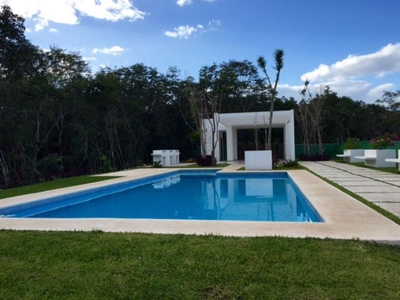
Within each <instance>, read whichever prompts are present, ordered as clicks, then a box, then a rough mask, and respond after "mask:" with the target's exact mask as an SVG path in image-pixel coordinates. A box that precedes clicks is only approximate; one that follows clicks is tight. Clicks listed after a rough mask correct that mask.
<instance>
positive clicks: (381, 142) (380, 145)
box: [371, 133, 399, 149]
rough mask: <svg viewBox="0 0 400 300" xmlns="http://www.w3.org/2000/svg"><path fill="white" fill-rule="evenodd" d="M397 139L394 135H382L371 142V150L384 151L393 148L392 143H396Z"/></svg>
mask: <svg viewBox="0 0 400 300" xmlns="http://www.w3.org/2000/svg"><path fill="white" fill-rule="evenodd" d="M398 140H399V137H398V136H396V135H395V134H388V133H387V134H384V135H381V136H378V137H376V138H374V139H372V140H371V145H372V148H374V149H386V148H387V147H389V146H394V142H395V141H398Z"/></svg>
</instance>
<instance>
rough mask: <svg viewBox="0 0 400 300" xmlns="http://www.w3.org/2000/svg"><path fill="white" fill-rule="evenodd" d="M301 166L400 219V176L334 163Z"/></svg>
mask: <svg viewBox="0 0 400 300" xmlns="http://www.w3.org/2000/svg"><path fill="white" fill-rule="evenodd" d="M300 164H301V165H303V166H304V167H306V168H308V169H309V170H311V171H313V172H314V173H316V174H318V175H319V176H321V177H324V178H326V179H329V180H330V181H332V182H334V183H336V184H338V185H340V186H342V187H344V188H345V189H347V190H349V191H351V192H353V193H355V194H357V195H359V196H361V197H363V198H364V199H366V200H368V201H370V202H372V203H374V204H376V205H378V206H380V207H382V208H383V209H385V210H387V211H389V212H391V213H392V214H394V215H396V216H398V217H400V175H398V174H390V173H386V172H382V171H378V170H373V169H367V168H361V167H356V166H354V165H350V164H344V163H338V162H334V161H323V162H300Z"/></svg>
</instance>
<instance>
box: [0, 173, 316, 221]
mask: <svg viewBox="0 0 400 300" xmlns="http://www.w3.org/2000/svg"><path fill="white" fill-rule="evenodd" d="M0 215H3V216H7V217H17V218H130V219H131V218H132V219H192V220H235V221H277V222H321V221H322V219H321V218H320V216H319V215H318V213H317V212H316V211H315V209H314V208H313V207H312V206H311V204H310V203H309V201H308V200H307V199H306V198H305V197H304V195H302V193H301V192H300V191H299V189H298V188H297V186H296V185H295V184H294V182H293V181H292V180H291V178H290V177H289V176H288V175H287V173H245V172H243V173H242V172H240V173H238V172H236V173H217V172H216V171H214V170H210V171H176V172H174V173H172V174H171V173H170V174H169V175H157V176H153V177H150V178H146V179H141V180H135V181H131V182H129V183H122V184H116V185H113V186H111V187H104V188H98V189H94V190H89V191H85V192H79V193H74V194H70V195H65V196H62V197H55V198H49V199H44V200H40V201H37V202H35V203H30V204H22V205H19V206H15V207H11V208H6V209H0Z"/></svg>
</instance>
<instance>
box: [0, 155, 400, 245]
mask: <svg viewBox="0 0 400 300" xmlns="http://www.w3.org/2000/svg"><path fill="white" fill-rule="evenodd" d="M302 164H303V165H304V166H306V167H307V168H309V169H310V170H312V171H313V172H315V173H316V174H318V175H320V176H323V177H325V178H327V179H329V180H331V181H334V182H336V183H337V184H339V185H342V186H344V187H345V188H347V189H349V190H352V191H353V192H355V193H357V194H359V195H361V196H362V197H364V198H365V199H367V200H369V201H372V202H374V203H375V204H377V205H379V206H381V207H383V208H384V209H386V210H388V211H391V212H392V213H394V214H396V215H397V216H399V215H400V209H399V208H400V176H399V175H396V174H392V175H391V174H388V173H383V172H379V171H375V170H369V169H362V168H358V167H354V166H351V165H346V164H340V163H335V162H319V163H315V162H304V163H303V162H302ZM242 166H243V165H242V164H241V163H235V164H231V165H230V166H228V167H226V168H224V169H223V170H222V171H223V172H232V171H236V170H237V169H238V168H240V167H242ZM348 168H349V169H348ZM353 168H355V169H353ZM361 169H362V170H361ZM174 170H176V169H172V168H168V169H167V168H160V169H156V168H148V169H134V170H129V171H121V172H115V173H109V174H103V175H116V176H123V177H122V178H117V179H111V180H107V181H102V182H96V183H90V184H86V185H81V186H75V187H69V188H63V189H58V190H52V191H46V192H42V193H37V194H31V195H24V196H18V197H13V198H7V199H3V200H1V201H0V208H2V207H7V206H10V205H15V204H18V203H25V202H28V201H36V200H39V199H43V198H47V197H52V196H58V195H62V194H65V193H70V192H75V191H82V190H85V189H87V188H93V187H103V186H106V185H110V184H114V183H117V182H124V181H130V180H132V179H136V178H143V177H147V176H151V175H155V174H163V173H169V172H172V171H174ZM372 171H373V172H372ZM357 172H358V173H360V172H361V174H357ZM375 172H377V173H375ZM288 173H289V175H290V176H291V177H292V179H293V180H294V181H295V182H296V184H297V185H298V187H299V188H300V190H301V191H302V192H303V193H304V194H305V195H306V196H307V198H308V199H309V200H310V202H311V203H312V204H313V205H314V207H315V208H316V209H317V211H318V212H319V214H320V215H321V217H322V218H323V219H324V221H325V222H323V223H290V222H286V223H285V222H239V221H197V220H145V219H138V220H131V219H33V218H32V219H29V218H27V219H23V218H21V219H18V218H15V219H12V218H1V217H0V228H1V229H13V230H45V231H48V230H57V231H71V230H77V231H91V230H102V231H105V232H146V233H163V234H177V233H180V234H214V235H224V236H241V237H244V236H285V237H315V238H335V239H360V240H374V241H382V242H391V243H400V226H399V225H397V224H396V223H394V222H393V221H391V220H389V219H387V218H386V217H384V216H383V215H381V214H379V213H378V212H376V211H375V210H373V209H371V208H369V207H368V206H366V205H364V204H362V203H361V202H359V201H358V200H356V199H354V198H352V197H350V196H349V195H347V194H345V193H343V192H342V191H340V190H338V189H336V188H335V187H333V186H331V185H330V184H328V183H326V182H325V181H323V180H321V179H320V178H318V177H316V176H314V175H313V174H311V173H310V172H308V171H305V170H292V171H288ZM389 197H392V198H389ZM387 199H392V200H390V201H389V202H388V201H387Z"/></svg>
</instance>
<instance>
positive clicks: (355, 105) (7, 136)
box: [0, 6, 400, 188]
mask: <svg viewBox="0 0 400 300" xmlns="http://www.w3.org/2000/svg"><path fill="white" fill-rule="evenodd" d="M24 33H25V27H24V19H23V18H21V17H20V16H18V15H16V14H14V13H13V12H12V11H11V9H10V7H8V6H3V7H2V9H1V12H0V187H2V188H4V187H11V186H18V185H23V184H28V183H32V182H38V181H43V180H50V179H52V178H58V177H65V176H73V175H78V174H93V173H98V172H107V171H112V170H121V169H127V168H133V167H136V166H138V165H141V164H144V163H145V164H149V163H151V152H152V150H154V149H179V150H180V152H181V159H189V158H194V157H195V156H196V155H198V154H199V153H198V152H199V149H200V142H199V135H198V132H197V129H196V125H195V120H194V119H193V117H192V113H191V107H190V105H191V104H190V101H189V100H190V99H191V98H193V97H192V96H193V92H194V91H202V92H203V93H207V95H208V96H209V97H212V98H213V99H220V101H221V103H220V106H219V110H220V112H221V113H224V112H229V113H232V112H251V111H254V112H256V111H265V110H269V109H270V101H269V99H270V97H269V95H267V94H266V93H265V92H263V91H264V90H265V88H264V87H265V78H264V79H262V78H261V77H260V74H259V70H258V69H257V67H256V66H255V65H254V64H253V63H252V62H250V61H247V60H245V61H236V60H231V61H228V62H222V63H220V64H215V63H214V64H212V65H209V66H204V67H202V68H201V69H200V70H199V77H198V79H194V78H182V77H181V74H180V72H179V70H178V69H177V68H176V67H171V68H170V69H169V70H168V72H166V73H165V74H162V73H160V72H158V71H157V70H156V69H155V68H152V67H149V66H145V65H144V64H135V65H132V66H129V67H121V68H114V69H110V68H106V69H101V70H100V71H98V72H96V73H92V72H91V70H90V68H89V66H88V64H87V63H86V62H85V61H84V60H83V58H82V57H81V56H80V55H79V53H74V52H68V51H66V50H63V49H60V48H58V47H56V46H53V47H51V48H50V50H48V51H45V50H42V49H40V48H38V47H37V46H35V45H33V44H31V42H30V41H29V40H27V39H26V38H25V35H24ZM287 68H290V66H287ZM399 94H400V93H399V92H397V93H393V92H387V93H386V94H384V96H383V97H382V99H381V100H380V102H378V103H375V104H366V103H364V102H362V101H354V100H352V99H351V98H349V97H339V96H337V94H336V93H335V92H333V91H331V90H330V89H329V88H326V89H325V90H324V92H323V93H321V94H320V95H316V97H314V98H311V99H309V101H305V102H303V103H302V105H305V106H309V105H313V101H315V100H314V99H317V98H318V97H319V99H321V97H322V98H323V107H322V111H321V118H320V128H321V131H322V133H321V134H322V139H323V141H324V142H343V141H345V140H346V139H347V138H348V137H358V138H360V139H361V140H369V139H371V138H373V137H375V136H377V135H380V134H383V133H386V132H390V133H397V134H400V118H399V106H398V105H397V104H396V103H397V101H396V99H398V96H399ZM299 98H300V95H299ZM274 102H275V103H274V106H275V107H274V109H275V110H283V109H295V110H296V112H297V113H296V119H300V118H298V113H299V107H300V105H299V103H301V101H300V102H297V101H296V99H293V98H290V99H287V98H285V97H284V96H279V97H277V98H276V99H275V101H274ZM310 111H312V110H310ZM297 128H299V129H298V132H297V133H296V139H297V142H298V143H300V142H301V141H302V132H301V130H300V128H301V126H297ZM249 136H252V135H251V134H250V135H249ZM251 139H252V138H250V137H249V140H251ZM273 140H274V138H273Z"/></svg>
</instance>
